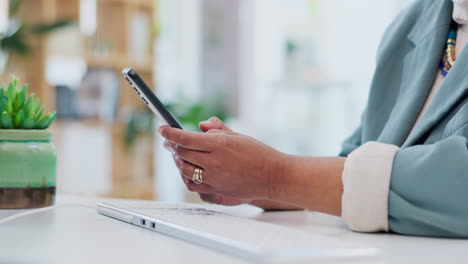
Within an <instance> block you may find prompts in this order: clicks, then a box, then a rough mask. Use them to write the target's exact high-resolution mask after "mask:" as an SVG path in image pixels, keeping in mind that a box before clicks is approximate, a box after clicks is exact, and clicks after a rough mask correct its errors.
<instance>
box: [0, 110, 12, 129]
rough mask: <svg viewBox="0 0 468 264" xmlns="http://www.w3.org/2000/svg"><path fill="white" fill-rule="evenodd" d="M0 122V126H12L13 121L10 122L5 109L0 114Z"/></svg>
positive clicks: (8, 127)
mask: <svg viewBox="0 0 468 264" xmlns="http://www.w3.org/2000/svg"><path fill="white" fill-rule="evenodd" d="M0 123H1V124H2V128H6V129H12V128H13V123H12V122H11V118H10V115H9V114H8V113H7V112H6V111H3V112H2V115H0Z"/></svg>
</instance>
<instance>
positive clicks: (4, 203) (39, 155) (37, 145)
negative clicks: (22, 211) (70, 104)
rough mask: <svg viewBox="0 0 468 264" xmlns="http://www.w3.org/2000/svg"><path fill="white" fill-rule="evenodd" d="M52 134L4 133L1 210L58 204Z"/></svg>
mask: <svg viewBox="0 0 468 264" xmlns="http://www.w3.org/2000/svg"><path fill="white" fill-rule="evenodd" d="M51 137H52V133H51V132H50V131H48V130H15V129H0V208H1V209H19V208H37V207H44V206H49V205H52V204H54V201H55V186H56V184H55V183H56V168H57V159H56V151H55V146H54V145H53V144H52V142H51Z"/></svg>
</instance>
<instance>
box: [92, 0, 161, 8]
mask: <svg viewBox="0 0 468 264" xmlns="http://www.w3.org/2000/svg"><path fill="white" fill-rule="evenodd" d="M99 1H102V2H104V3H111V4H123V5H130V6H134V7H141V8H153V6H154V5H155V0H99Z"/></svg>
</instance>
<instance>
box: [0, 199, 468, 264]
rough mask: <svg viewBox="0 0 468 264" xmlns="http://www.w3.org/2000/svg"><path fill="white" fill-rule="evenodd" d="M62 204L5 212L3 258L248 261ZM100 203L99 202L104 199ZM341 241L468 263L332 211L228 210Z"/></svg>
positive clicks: (462, 250) (453, 251) (434, 242)
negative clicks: (350, 223)
mask: <svg viewBox="0 0 468 264" xmlns="http://www.w3.org/2000/svg"><path fill="white" fill-rule="evenodd" d="M57 200H58V201H57V206H56V207H55V208H53V209H51V210H46V211H43V212H40V213H35V214H29V215H24V216H21V217H18V218H15V219H13V220H10V221H3V222H1V221H2V219H3V220H6V219H8V218H9V217H11V216H14V215H17V214H20V213H22V212H24V211H23V210H0V263H190V264H193V263H244V261H242V260H240V259H237V258H234V257H231V256H227V255H223V254H220V253H217V252H214V251H211V250H209V249H205V248H201V247H198V246H195V245H191V244H188V243H185V242H183V241H179V240H176V239H173V238H170V237H167V236H164V235H161V234H158V233H156V232H151V231H148V230H144V229H142V228H138V227H136V226H132V225H129V224H126V223H123V222H120V221H116V220H113V219H111V218H108V217H105V216H101V215H99V214H97V213H96V209H95V203H96V199H92V198H82V197H73V196H59V197H58V199H57ZM100 200H102V199H100ZM227 210H230V211H231V212H233V213H234V214H237V215H245V216H247V217H253V218H255V219H257V220H259V221H266V222H271V223H275V224H279V225H284V226H287V227H290V228H294V229H299V230H302V231H303V232H312V233H318V234H321V235H326V236H327V237H329V238H330V239H336V240H337V241H340V243H342V242H344V243H349V244H350V245H356V244H357V245H362V246H363V247H374V248H380V249H381V250H382V253H383V260H384V263H468V240H455V239H435V238H420V237H407V236H399V235H391V234H359V233H354V232H351V231H349V230H348V229H347V228H346V227H345V225H344V224H343V222H342V221H341V220H340V219H339V218H337V217H333V216H328V215H324V214H320V213H311V212H303V211H296V212H271V213H270V212H269V213H261V211H259V210H257V209H256V208H253V207H249V206H242V207H235V208H228V209H227Z"/></svg>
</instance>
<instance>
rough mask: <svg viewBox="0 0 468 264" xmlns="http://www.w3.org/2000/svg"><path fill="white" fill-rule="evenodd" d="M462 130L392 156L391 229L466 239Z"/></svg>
mask: <svg viewBox="0 0 468 264" xmlns="http://www.w3.org/2000/svg"><path fill="white" fill-rule="evenodd" d="M462 130H464V131H462V133H457V134H458V135H456V136H451V137H448V138H446V139H444V140H442V141H439V142H437V143H435V144H432V145H418V146H413V147H408V148H404V149H400V150H399V151H398V152H397V153H396V155H395V157H394V160H393V168H392V176H391V181H390V192H389V197H388V199H389V200H388V221H389V228H390V230H391V231H394V232H397V233H402V234H408V235H421V236H439V237H464V238H467V237H468V149H467V135H468V126H466V125H465V127H463V128H462ZM460 134H461V135H460Z"/></svg>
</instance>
